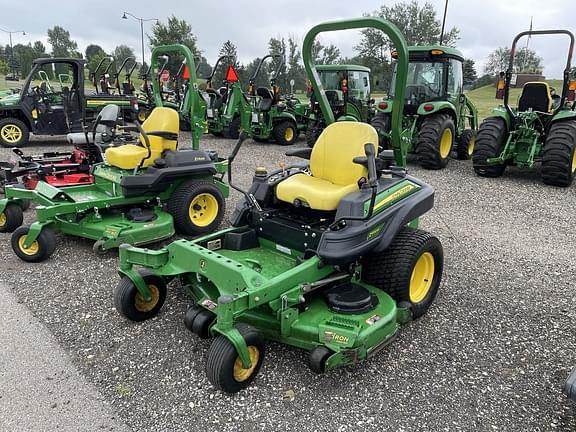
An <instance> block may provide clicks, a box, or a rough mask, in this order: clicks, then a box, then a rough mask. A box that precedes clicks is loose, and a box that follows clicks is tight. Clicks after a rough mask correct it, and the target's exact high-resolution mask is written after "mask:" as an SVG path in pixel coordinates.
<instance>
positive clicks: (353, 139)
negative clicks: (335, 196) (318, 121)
mask: <svg viewBox="0 0 576 432" xmlns="http://www.w3.org/2000/svg"><path fill="white" fill-rule="evenodd" d="M367 143H371V144H374V147H375V148H377V147H378V133H377V132H376V129H374V128H373V127H372V126H371V125H369V124H367V123H359V122H347V121H346V122H336V123H332V124H331V125H329V126H328V127H327V128H326V129H324V130H323V131H322V133H321V134H320V136H319V137H318V140H316V144H314V148H313V149H312V154H311V156H310V171H311V172H312V175H313V176H314V177H317V178H321V179H323V180H327V181H329V182H331V183H334V184H337V185H342V186H343V185H349V184H354V183H356V182H358V180H359V179H360V178H361V177H367V176H368V170H367V169H366V168H365V167H364V166H362V165H359V164H355V163H354V162H353V161H352V160H353V159H354V158H355V157H356V156H365V155H366V153H365V152H364V144H367Z"/></svg>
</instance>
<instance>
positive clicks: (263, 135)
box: [248, 54, 306, 145]
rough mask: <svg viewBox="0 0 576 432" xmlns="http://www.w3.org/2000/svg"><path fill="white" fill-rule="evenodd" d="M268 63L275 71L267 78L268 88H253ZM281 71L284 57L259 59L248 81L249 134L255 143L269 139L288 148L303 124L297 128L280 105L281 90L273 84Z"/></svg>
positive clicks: (291, 115)
mask: <svg viewBox="0 0 576 432" xmlns="http://www.w3.org/2000/svg"><path fill="white" fill-rule="evenodd" d="M268 59H272V63H271V64H272V65H273V66H274V67H275V70H274V71H273V72H272V74H271V78H270V88H268V87H256V84H255V83H256V78H257V77H258V74H259V73H260V72H261V71H262V70H263V68H262V67H263V65H264V64H265V62H266V60H268ZM283 67H284V54H268V55H265V56H264V57H262V59H260V63H258V67H257V68H256V70H255V71H254V74H253V75H252V76H251V77H250V82H249V87H248V97H249V98H250V101H251V106H252V113H251V117H250V129H249V131H250V136H251V137H252V139H254V140H255V141H268V140H270V139H273V140H274V141H276V143H277V144H280V145H291V144H294V143H295V142H296V139H298V135H299V134H300V132H301V131H302V130H305V128H306V124H299V122H298V121H297V118H296V113H295V112H294V111H293V109H292V108H290V107H288V105H287V104H286V103H285V102H284V101H280V97H281V89H280V86H279V85H278V82H277V81H278V74H279V73H280V71H281V70H282V68H283Z"/></svg>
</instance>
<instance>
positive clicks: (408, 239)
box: [363, 227, 444, 319]
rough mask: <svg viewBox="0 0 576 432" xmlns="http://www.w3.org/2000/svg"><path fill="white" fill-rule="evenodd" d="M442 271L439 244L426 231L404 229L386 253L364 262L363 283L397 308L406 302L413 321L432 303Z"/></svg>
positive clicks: (442, 261)
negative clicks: (379, 290)
mask: <svg viewBox="0 0 576 432" xmlns="http://www.w3.org/2000/svg"><path fill="white" fill-rule="evenodd" d="M443 268H444V252H443V250H442V244H441V243H440V240H438V239H437V238H436V237H434V236H433V235H432V234H430V233H428V232H426V231H422V230H417V229H412V228H408V227H405V228H403V229H402V230H401V231H400V232H399V233H398V234H397V235H396V237H395V238H394V240H393V241H392V243H391V244H390V246H389V247H388V248H387V249H385V250H384V251H382V252H379V253H374V254H371V255H368V256H367V257H366V258H365V259H364V264H363V269H364V275H363V280H364V281H365V282H366V283H368V284H370V285H373V286H375V287H377V288H380V289H382V290H383V291H385V292H386V293H387V294H389V295H390V297H392V298H393V299H394V300H395V301H396V303H398V304H400V303H404V302H408V303H409V304H410V306H411V310H412V317H413V318H415V319H416V318H419V317H421V316H422V315H424V314H425V313H426V311H427V310H428V308H429V307H430V305H431V304H432V302H433V301H434V298H435V297H436V294H437V292H438V288H439V287H440V282H441V281H442V271H443Z"/></svg>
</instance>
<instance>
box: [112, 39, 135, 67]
mask: <svg viewBox="0 0 576 432" xmlns="http://www.w3.org/2000/svg"><path fill="white" fill-rule="evenodd" d="M113 57H114V61H115V62H116V67H117V68H119V67H120V65H122V63H123V62H124V60H126V59H127V58H128V57H135V55H134V50H133V49H132V48H130V47H129V46H127V45H118V46H117V47H116V48H114V53H113ZM135 62H136V60H134V59H133V60H129V61H128V62H126V66H125V70H126V71H128V70H130V68H131V67H132V66H133V65H134V63H135ZM119 72H121V71H119Z"/></svg>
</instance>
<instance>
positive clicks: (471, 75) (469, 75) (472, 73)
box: [464, 59, 478, 85]
mask: <svg viewBox="0 0 576 432" xmlns="http://www.w3.org/2000/svg"><path fill="white" fill-rule="evenodd" d="M477 79H478V76H477V75H476V68H475V66H474V60H472V59H465V60H464V85H471V84H474V81H476V80H477Z"/></svg>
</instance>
